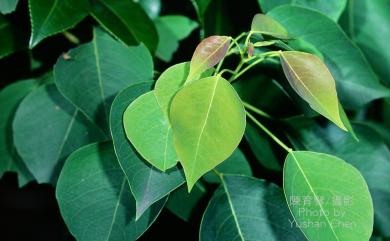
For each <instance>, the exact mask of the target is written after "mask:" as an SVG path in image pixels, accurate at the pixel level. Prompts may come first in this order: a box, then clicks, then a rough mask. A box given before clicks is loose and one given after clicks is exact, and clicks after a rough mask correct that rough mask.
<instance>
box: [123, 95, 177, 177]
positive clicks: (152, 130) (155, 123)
mask: <svg viewBox="0 0 390 241" xmlns="http://www.w3.org/2000/svg"><path fill="white" fill-rule="evenodd" d="M123 123H124V126H125V132H126V136H127V138H128V139H129V140H130V141H131V143H132V144H133V145H134V147H135V149H137V151H138V152H139V153H140V154H141V156H142V157H143V158H144V159H145V160H147V161H148V162H149V163H150V164H152V165H153V166H155V167H157V168H158V169H160V170H161V171H165V170H167V169H169V168H171V167H173V166H175V165H176V163H177V156H176V152H175V148H174V146H173V134H172V128H171V124H170V123H169V119H168V118H167V116H166V114H165V112H164V111H163V108H162V106H160V104H159V102H158V100H157V97H156V94H155V91H150V92H148V93H146V94H143V95H141V96H140V97H138V98H137V99H136V100H134V101H133V102H132V103H131V104H130V105H129V107H128V108H127V109H126V111H125V113H124V115H123Z"/></svg>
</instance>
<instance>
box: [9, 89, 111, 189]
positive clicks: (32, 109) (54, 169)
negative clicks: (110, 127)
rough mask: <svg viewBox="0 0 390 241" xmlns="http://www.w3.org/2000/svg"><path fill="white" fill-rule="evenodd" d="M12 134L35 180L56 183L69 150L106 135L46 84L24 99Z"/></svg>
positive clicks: (70, 151) (16, 116) (16, 115)
mask: <svg viewBox="0 0 390 241" xmlns="http://www.w3.org/2000/svg"><path fill="white" fill-rule="evenodd" d="M32 117H34V119H32ZM13 137H14V143H15V146H16V149H17V151H18V153H19V155H20V156H21V157H22V159H23V161H24V163H25V164H26V166H27V167H28V169H29V171H30V172H31V173H32V174H33V176H34V177H35V178H36V180H37V181H38V182H39V183H52V184H54V185H55V183H56V181H57V178H58V175H59V172H60V171H61V168H62V165H63V162H64V159H65V158H66V157H67V156H68V155H69V154H70V153H72V152H73V151H75V150H76V149H77V148H79V147H81V146H83V145H86V144H88V143H91V142H96V141H99V140H102V139H104V138H105V136H104V134H103V132H102V131H101V130H100V129H99V128H98V127H96V126H95V125H94V124H93V123H91V122H90V121H89V120H88V119H87V118H86V117H85V116H84V114H82V113H81V112H80V110H78V109H77V108H75V107H74V106H73V105H72V104H71V103H69V101H67V100H66V99H65V98H64V97H63V96H62V95H61V94H60V93H59V92H58V90H57V88H56V87H55V85H54V84H48V85H44V86H42V87H40V88H38V89H36V90H34V91H33V92H31V93H30V94H29V95H28V96H26V97H25V98H24V99H23V101H22V102H21V103H20V105H19V107H18V109H17V111H16V114H15V118H14V121H13ZM26 137H28V138H26Z"/></svg>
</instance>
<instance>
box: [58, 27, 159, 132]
mask: <svg viewBox="0 0 390 241" xmlns="http://www.w3.org/2000/svg"><path fill="white" fill-rule="evenodd" d="M67 55H68V57H69V58H60V59H59V60H58V61H57V63H56V65H55V66H54V74H55V82H56V84H57V86H58V89H59V90H60V92H61V93H62V94H63V95H64V96H65V97H67V98H68V99H69V100H70V101H71V102H72V103H73V104H74V105H75V106H77V107H78V108H80V110H81V111H83V112H84V113H85V114H86V115H87V117H88V118H89V119H90V120H93V121H94V122H95V123H96V124H98V125H99V126H100V127H101V128H102V129H103V130H104V131H105V132H106V133H107V134H108V133H109V126H108V117H109V112H110V107H111V102H112V101H113V99H114V97H115V95H116V94H117V93H118V92H119V91H120V90H122V89H123V88H125V87H127V86H129V85H130V84H134V83H137V82H143V81H148V80H152V79H153V60H152V57H151V55H150V53H149V52H148V50H147V48H146V47H145V46H144V45H140V46H137V47H126V46H125V45H123V44H121V43H119V42H117V41H115V40H113V39H112V38H111V37H110V36H109V35H108V34H107V33H104V32H103V31H102V30H99V29H95V31H94V39H93V41H92V42H91V43H88V44H85V45H81V46H80V47H77V48H75V49H73V50H71V51H70V52H69V53H68V54H67Z"/></svg>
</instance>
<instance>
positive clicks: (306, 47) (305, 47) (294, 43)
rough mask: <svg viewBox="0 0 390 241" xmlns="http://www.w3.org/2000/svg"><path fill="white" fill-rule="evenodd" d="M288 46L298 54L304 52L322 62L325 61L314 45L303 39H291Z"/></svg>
mask: <svg viewBox="0 0 390 241" xmlns="http://www.w3.org/2000/svg"><path fill="white" fill-rule="evenodd" d="M288 46H290V47H291V48H293V49H294V50H297V51H300V52H306V53H311V54H314V55H316V56H317V57H318V58H320V59H321V60H322V61H324V60H325V58H324V55H323V54H322V53H321V51H319V50H318V49H317V48H316V47H315V46H314V45H312V44H311V43H309V42H307V41H305V40H303V39H293V40H290V41H288Z"/></svg>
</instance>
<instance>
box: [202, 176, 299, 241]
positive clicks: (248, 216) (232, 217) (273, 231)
mask: <svg viewBox="0 0 390 241" xmlns="http://www.w3.org/2000/svg"><path fill="white" fill-rule="evenodd" d="M291 220H292V217H291V214H290V213H289V210H288V207H287V204H286V201H285V199H284V197H283V192H282V190H281V189H280V188H279V187H277V186H276V185H274V184H272V183H267V182H265V181H264V180H259V179H256V178H253V177H246V176H238V175H222V176H221V186H220V187H219V188H218V189H217V190H216V191H215V193H214V195H213V197H212V199H211V200H210V203H209V205H208V206H207V209H206V211H205V213H204V215H203V219H202V223H201V227H200V234H199V236H200V240H201V241H211V240H213V241H226V240H241V241H249V240H267V241H280V240H283V241H302V240H305V238H304V237H303V235H302V233H301V232H300V231H299V229H297V228H296V227H294V226H291V222H292V221H291Z"/></svg>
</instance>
